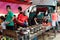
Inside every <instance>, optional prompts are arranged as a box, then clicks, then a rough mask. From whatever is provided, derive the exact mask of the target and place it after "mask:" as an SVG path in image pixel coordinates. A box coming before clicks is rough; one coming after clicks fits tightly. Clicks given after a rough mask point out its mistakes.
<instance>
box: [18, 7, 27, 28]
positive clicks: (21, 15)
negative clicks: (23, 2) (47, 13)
mask: <svg viewBox="0 0 60 40" xmlns="http://www.w3.org/2000/svg"><path fill="white" fill-rule="evenodd" d="M18 11H19V14H18V17H17V20H18V23H17V24H18V25H19V26H23V27H27V26H28V17H27V16H26V15H25V14H24V13H23V12H22V7H18Z"/></svg>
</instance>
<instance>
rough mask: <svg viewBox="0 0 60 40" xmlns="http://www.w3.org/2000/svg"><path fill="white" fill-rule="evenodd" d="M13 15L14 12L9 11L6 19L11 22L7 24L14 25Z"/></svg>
mask: <svg viewBox="0 0 60 40" xmlns="http://www.w3.org/2000/svg"><path fill="white" fill-rule="evenodd" d="M13 17H14V14H13V13H12V12H11V11H9V12H8V14H7V17H6V20H5V21H6V22H10V23H9V24H7V26H14V22H13V20H12V18H13Z"/></svg>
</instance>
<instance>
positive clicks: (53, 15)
mask: <svg viewBox="0 0 60 40" xmlns="http://www.w3.org/2000/svg"><path fill="white" fill-rule="evenodd" d="M57 18H58V15H57V13H53V14H52V20H53V21H57Z"/></svg>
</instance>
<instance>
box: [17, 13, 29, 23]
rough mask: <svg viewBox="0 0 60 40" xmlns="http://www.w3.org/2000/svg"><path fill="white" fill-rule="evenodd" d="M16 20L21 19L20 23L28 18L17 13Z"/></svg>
mask: <svg viewBox="0 0 60 40" xmlns="http://www.w3.org/2000/svg"><path fill="white" fill-rule="evenodd" d="M18 20H19V21H21V22H22V23H25V22H26V20H28V17H27V16H24V15H23V14H19V15H18Z"/></svg>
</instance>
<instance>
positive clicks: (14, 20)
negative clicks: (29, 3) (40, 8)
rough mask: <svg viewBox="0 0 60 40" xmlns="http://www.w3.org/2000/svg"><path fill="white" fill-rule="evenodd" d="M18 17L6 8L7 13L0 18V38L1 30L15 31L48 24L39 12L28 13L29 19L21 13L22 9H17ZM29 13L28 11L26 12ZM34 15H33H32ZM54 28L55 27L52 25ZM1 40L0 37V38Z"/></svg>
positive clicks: (8, 6)
mask: <svg viewBox="0 0 60 40" xmlns="http://www.w3.org/2000/svg"><path fill="white" fill-rule="evenodd" d="M17 9H18V12H19V14H18V16H17V17H16V15H14V13H13V12H12V10H11V6H10V5H7V6H6V11H7V12H8V13H7V14H6V15H5V16H0V35H1V36H2V31H3V29H6V30H17V29H18V28H19V27H24V28H26V27H28V26H31V25H35V24H42V23H46V24H47V23H48V19H47V18H46V17H45V16H44V13H42V12H39V13H38V14H36V12H35V11H32V12H30V14H29V17H28V16H26V15H25V13H24V12H22V7H21V6H20V7H18V8H17ZM28 12H29V10H28ZM33 14H34V15H33ZM53 26H55V25H53ZM0 38H1V37H0Z"/></svg>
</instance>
